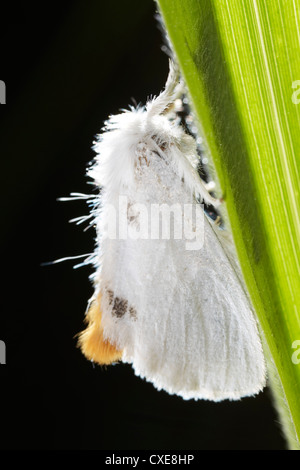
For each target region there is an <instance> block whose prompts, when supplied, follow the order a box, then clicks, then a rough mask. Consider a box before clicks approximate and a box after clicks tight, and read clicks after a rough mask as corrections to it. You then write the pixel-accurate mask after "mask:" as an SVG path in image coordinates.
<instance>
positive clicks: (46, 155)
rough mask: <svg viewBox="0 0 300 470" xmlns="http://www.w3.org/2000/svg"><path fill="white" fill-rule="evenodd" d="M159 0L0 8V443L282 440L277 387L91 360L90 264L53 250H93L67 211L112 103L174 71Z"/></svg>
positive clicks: (110, 445) (141, 96)
mask: <svg viewBox="0 0 300 470" xmlns="http://www.w3.org/2000/svg"><path fill="white" fill-rule="evenodd" d="M154 15H155V4H154V2H153V1H152V0H147V1H146V0H143V1H141V0H129V1H123V0H115V1H110V2H106V1H103V0H85V1H83V0H77V1H72V2H71V1H64V2H58V1H57V0H56V1H52V2H51V3H49V4H47V3H46V2H40V3H39V6H38V5H37V4H36V3H32V2H17V3H10V6H9V7H7V8H6V10H4V9H3V10H2V13H1V16H2V18H1V31H0V39H1V61H0V79H1V80H4V81H5V83H6V87H7V104H6V105H2V106H1V107H0V152H1V153H0V155H1V190H2V191H3V194H2V198H1V201H2V207H1V215H2V217H1V219H2V224H1V249H2V257H1V259H2V264H1V266H2V289H1V291H2V295H1V304H2V305H1V317H0V318H1V319H0V339H2V340H3V341H5V343H6V348H7V364H6V365H2V366H1V368H0V387H1V388H0V399H1V405H0V406H1V408H0V409H1V411H0V415H1V420H0V448H2V449H109V450H119V449H162V450H166V449H283V448H285V444H284V440H283V438H282V436H281V431H280V426H279V424H278V418H277V415H276V413H275V411H274V410H273V406H272V400H271V394H270V391H269V390H268V389H266V390H265V391H264V393H261V394H260V395H259V396H257V397H256V398H246V399H243V400H241V401H239V402H223V403H219V404H215V403H210V402H205V401H199V402H194V401H184V400H182V399H180V398H178V397H174V396H169V395H168V394H166V393H165V392H158V391H156V390H155V389H154V387H153V386H152V385H151V384H149V383H146V382H144V381H142V380H141V379H139V378H137V377H135V376H134V374H133V371H132V369H131V367H130V366H128V365H124V364H120V365H116V366H111V367H108V368H106V369H105V368H103V369H101V368H100V367H93V366H92V364H91V363H89V362H88V361H87V360H86V359H85V358H84V357H83V356H82V355H81V353H80V351H79V350H78V349H77V347H76V340H75V339H74V335H75V334H76V333H78V332H79V331H80V330H81V329H82V328H83V317H84V312H85V308H86V303H87V300H88V298H89V297H90V296H91V294H92V286H91V283H90V281H89V279H88V276H89V275H90V274H91V268H89V267H84V268H80V269H78V270H73V269H72V262H66V263H62V264H56V265H53V266H47V267H41V266H40V264H41V263H42V262H45V261H50V260H54V259H57V258H60V257H64V256H73V255H79V254H82V253H89V252H91V251H92V250H93V248H94V239H93V238H94V233H93V232H92V229H91V230H88V231H87V232H83V231H82V229H81V227H80V226H79V227H76V226H75V225H74V224H69V223H68V220H69V219H71V218H72V217H77V216H79V215H82V214H85V213H87V207H86V205H85V203H84V202H81V201H79V202H68V203H62V202H57V200H56V199H57V198H58V197H60V196H67V195H69V194H70V193H71V192H72V191H78V192H88V191H89V189H90V188H89V186H88V185H87V180H86V178H85V170H86V166H87V163H88V162H89V161H90V160H91V159H92V158H93V156H94V154H93V151H92V149H91V145H92V142H93V140H94V137H95V135H96V134H97V133H98V132H99V131H100V129H101V127H102V125H103V121H104V120H105V119H106V118H107V116H108V115H109V114H114V113H117V112H118V110H119V109H120V108H124V107H127V106H128V104H130V103H132V101H131V98H132V97H133V98H134V99H135V100H136V101H137V102H140V101H141V102H143V103H144V102H145V100H146V98H147V96H149V95H150V94H157V93H159V91H160V90H161V89H162V87H163V86H164V83H165V79H166V76H167V72H168V59H167V56H166V55H165V54H164V53H163V52H162V51H161V46H162V44H163V40H162V34H161V32H160V31H159V29H158V27H157V21H156V20H155V18H154Z"/></svg>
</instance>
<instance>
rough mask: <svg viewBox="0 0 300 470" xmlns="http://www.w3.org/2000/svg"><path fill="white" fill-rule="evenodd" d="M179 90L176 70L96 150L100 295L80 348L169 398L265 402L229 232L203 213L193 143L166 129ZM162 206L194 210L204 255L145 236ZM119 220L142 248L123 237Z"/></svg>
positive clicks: (111, 123)
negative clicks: (127, 367) (256, 397)
mask: <svg viewBox="0 0 300 470" xmlns="http://www.w3.org/2000/svg"><path fill="white" fill-rule="evenodd" d="M176 84H177V85H178V78H177V72H176V71H175V70H174V67H173V66H172V64H171V69H170V74H169V77H168V81H167V84H166V87H165V90H164V92H162V93H161V94H160V95H159V96H158V97H157V98H155V99H153V100H151V101H149V102H148V103H147V105H146V107H145V108H144V107H138V108H136V109H134V108H132V109H131V110H130V111H125V112H123V113H122V114H119V115H117V116H111V117H110V119H109V120H108V121H107V123H106V128H105V132H104V133H102V134H101V135H100V138H99V141H98V142H97V143H96V145H95V150H96V151H97V153H98V155H97V158H96V159H95V162H94V164H93V166H92V167H91V168H90V170H89V171H88V175H89V176H90V177H92V178H93V180H94V183H95V184H96V186H97V187H98V188H99V195H97V197H96V203H95V206H94V209H93V210H92V212H91V216H92V217H93V222H94V223H95V224H96V228H97V248H96V252H95V255H94V264H95V267H96V270H95V274H94V276H93V281H94V285H95V293H94V295H93V298H92V299H91V301H90V303H89V308H88V310H87V315H86V320H87V322H88V326H87V329H86V330H84V331H83V332H82V333H81V334H80V339H79V344H80V346H81V349H82V351H83V353H84V354H85V356H86V357H87V358H88V359H90V360H92V361H94V362H97V363H99V364H109V363H113V362H116V361H118V360H121V361H123V362H127V363H131V364H132V366H133V369H134V371H135V373H136V375H138V376H140V377H142V378H145V379H146V380H148V381H151V382H152V383H153V384H154V385H155V387H156V388H157V389H159V390H160V389H163V390H166V391H167V392H169V393H170V394H177V395H180V396H181V397H183V398H184V399H191V398H194V399H201V398H202V399H207V400H213V401H220V400H224V399H231V400H235V399H239V398H241V397H243V396H248V395H253V394H256V393H258V392H259V391H260V390H262V388H263V387H264V386H265V362H264V357H263V352H262V346H261V342H260V338H259V334H258V329H257V326H256V322H255V319H254V316H253V311H252V307H251V304H250V302H249V299H248V297H247V294H246V293H245V289H244V286H243V281H242V280H241V277H240V272H239V267H238V265H237V264H236V262H235V260H234V257H233V256H232V255H231V254H230V250H229V249H228V244H227V242H226V240H225V235H224V231H222V230H220V229H219V227H218V226H217V225H216V224H214V223H213V222H212V221H211V220H210V219H209V218H207V217H206V215H204V212H203V210H202V206H201V205H200V204H199V199H200V200H204V201H205V202H206V203H209V204H214V205H216V204H217V202H216V200H215V199H213V198H212V197H211V196H210V194H209V193H208V192H207V190H206V189H205V184H204V182H203V181H202V180H201V179H200V177H199V175H198V172H197V169H196V167H197V164H198V156H197V151H196V144H195V140H194V139H193V138H192V137H191V136H189V135H187V134H186V133H185V131H184V130H183V128H182V127H181V126H180V125H179V124H178V122H176V121H174V120H173V121H172V120H170V118H169V111H170V108H171V106H172V104H173V103H174V100H175V99H176V98H177V97H178V86H176ZM179 87H180V85H179ZM161 204H164V205H165V207H169V208H170V207H174V204H175V205H176V204H177V207H179V206H180V207H189V206H190V205H194V206H195V205H197V206H198V207H199V208H201V214H202V219H201V217H200V219H201V220H202V225H201V220H200V219H199V218H198V219H199V220H200V225H201V227H202V232H203V236H204V238H203V246H202V247H201V248H200V249H191V248H187V241H188V237H187V236H183V237H181V238H180V237H179V236H177V237H175V236H174V237H173V238H172V237H171V236H170V237H169V239H167V238H163V237H162V236H160V237H157V230H156V229H157V227H154V228H151V230H152V232H151V233H150V235H151V234H152V237H151V236H149V232H148V233H146V232H147V230H146V232H145V230H144V232H143V231H142V230H141V222H142V215H143V217H146V216H145V212H147V211H148V215H149V213H150V212H151V210H152V208H153V207H156V208H157V205H161ZM178 204H179V206H178ZM142 209H145V211H143V210H142ZM164 217H165V215H162V217H161V218H162V219H163V218H164ZM188 219H189V220H191V215H190V216H189V217H188ZM198 219H197V220H198ZM124 220H125V222H127V229H128V231H130V230H131V232H132V234H133V233H135V234H139V235H140V236H131V237H129V236H128V232H127V233H125V232H126V231H125V232H124V226H123V225H124V224H123V222H124ZM199 220H198V221H199ZM122 221H123V222H122ZM122 224H123V225H122ZM125 226H126V224H125ZM149 227H150V225H149V224H148V225H147V224H146V228H149ZM144 228H145V227H144ZM139 229H140V232H139ZM195 229H196V228H195V226H193V230H194V231H195ZM134 230H135V231H134ZM120 232H122V233H120ZM154 232H155V233H154ZM112 234H116V236H112ZM126 235H127V236H126ZM225 242H226V244H225ZM226 246H227V248H226Z"/></svg>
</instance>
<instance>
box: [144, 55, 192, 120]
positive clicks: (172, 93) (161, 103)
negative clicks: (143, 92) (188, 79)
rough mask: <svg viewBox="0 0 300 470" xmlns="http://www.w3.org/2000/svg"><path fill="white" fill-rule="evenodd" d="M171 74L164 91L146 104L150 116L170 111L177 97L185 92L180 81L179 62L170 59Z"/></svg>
mask: <svg viewBox="0 0 300 470" xmlns="http://www.w3.org/2000/svg"><path fill="white" fill-rule="evenodd" d="M169 67H170V71H169V75H168V79H167V83H166V86H165V89H164V91H163V92H161V93H160V94H159V95H158V97H157V98H154V99H153V100H152V101H149V102H148V103H147V105H146V111H147V114H148V117H152V116H155V115H158V114H163V113H166V112H168V111H169V108H170V105H172V104H173V103H174V101H175V99H176V98H177V97H179V96H181V95H182V94H183V83H182V82H180V81H179V77H180V72H179V68H178V66H177V64H176V63H175V62H173V61H172V60H169Z"/></svg>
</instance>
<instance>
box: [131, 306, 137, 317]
mask: <svg viewBox="0 0 300 470" xmlns="http://www.w3.org/2000/svg"><path fill="white" fill-rule="evenodd" d="M129 315H130V316H131V317H132V318H135V319H136V318H137V315H136V309H135V308H134V307H130V308H129Z"/></svg>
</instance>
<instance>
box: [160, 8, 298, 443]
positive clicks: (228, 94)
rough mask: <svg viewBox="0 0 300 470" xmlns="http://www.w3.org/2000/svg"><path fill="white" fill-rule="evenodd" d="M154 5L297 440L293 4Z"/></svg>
mask: <svg viewBox="0 0 300 470" xmlns="http://www.w3.org/2000/svg"><path fill="white" fill-rule="evenodd" d="M159 4H160V7H161V11H162V15H163V18H164V21H165V24H166V28H167V30H168V34H169V36H170V39H171V42H172V44H173V47H174V50H175V53H176V55H177V57H178V60H179V63H180V66H181V69H182V72H183V75H184V78H185V81H186V84H187V86H188V89H189V92H190V96H191V100H192V103H193V107H194V110H195V112H196V114H197V117H198V120H199V126H200V129H201V133H202V134H203V136H204V140H205V143H206V151H207V154H208V156H209V157H211V159H212V160H213V163H214V167H215V170H216V173H217V181H218V182H219V185H218V187H219V190H218V193H219V195H223V196H224V198H225V201H226V209H227V211H228V218H229V221H230V225H231V228H232V231H233V236H234V240H235V244H236V248H237V252H238V255H239V259H240V263H241V266H242V270H243V274H244V277H245V281H246V283H247V286H248V289H249V292H250V295H251V298H252V301H253V305H254V307H255V310H256V312H257V316H258V319H259V323H260V326H261V329H262V331H263V336H264V338H265V340H266V343H267V349H268V351H269V352H270V356H271V359H270V361H271V362H272V363H274V367H273V369H274V368H275V373H274V371H273V372H272V371H271V375H272V374H273V375H274V376H275V375H277V376H278V377H277V381H278V382H279V384H280V386H282V395H281V396H280V397H279V398H278V400H282V399H283V400H284V401H285V402H286V408H285V409H284V407H281V409H279V412H280V413H282V421H284V423H285V426H286V433H287V435H289V436H290V446H291V447H295V446H296V447H297V446H299V440H300V364H294V363H293V362H292V359H291V357H292V354H293V351H294V350H293V349H292V343H293V342H294V341H295V340H299V339H300V295H299V294H300V211H299V207H300V179H299V168H300V165H299V163H300V162H299V151H300V132H299V130H300V127H299V124H300V119H299V118H300V105H299V107H297V105H296V104H295V103H294V102H293V99H292V95H293V92H294V89H293V88H292V84H293V82H295V81H296V80H300V54H299V52H300V51H299V48H300V28H299V25H300V3H299V1H298V0H297V1H296V0H290V1H288V2H287V1H285V0H274V2H263V1H261V0H217V1H213V0H201V1H199V0H172V1H170V0H160V1H159ZM298 88H299V87H298ZM274 393H275V394H276V393H277V394H278V393H279V394H280V393H281V392H278V391H276V390H275V391H274ZM288 427H289V429H287V428H288ZM295 443H296V444H295Z"/></svg>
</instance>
